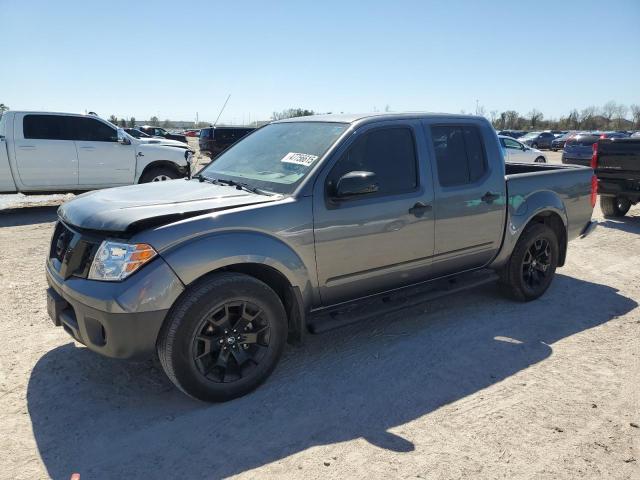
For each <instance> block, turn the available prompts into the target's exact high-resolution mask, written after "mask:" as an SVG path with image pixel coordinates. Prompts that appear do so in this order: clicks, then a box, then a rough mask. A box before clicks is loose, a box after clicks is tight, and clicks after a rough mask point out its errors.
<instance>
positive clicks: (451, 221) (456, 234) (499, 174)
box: [424, 120, 506, 276]
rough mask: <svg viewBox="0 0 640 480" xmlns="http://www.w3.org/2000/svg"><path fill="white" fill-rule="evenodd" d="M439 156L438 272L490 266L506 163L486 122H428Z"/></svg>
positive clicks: (500, 226) (500, 225) (498, 236)
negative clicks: (489, 139) (489, 140)
mask: <svg viewBox="0 0 640 480" xmlns="http://www.w3.org/2000/svg"><path fill="white" fill-rule="evenodd" d="M424 126H425V132H426V135H427V138H428V139H429V143H430V145H431V151H432V157H433V158H435V167H436V168H435V170H436V173H435V175H434V190H435V201H434V215H435V251H434V261H433V265H432V271H433V274H434V275H435V276H440V275H446V274H450V273H457V272H460V271H463V270H466V269H470V268H475V267H480V266H483V265H485V264H487V263H488V262H489V261H490V260H492V259H493V257H494V256H495V255H496V253H497V252H498V250H499V248H500V243H501V241H502V234H503V231H504V221H505V211H506V206H505V194H506V184H505V180H504V162H502V160H501V159H500V158H499V156H500V152H499V150H498V148H497V147H498V143H497V142H492V143H491V144H489V145H486V144H485V142H484V138H490V137H492V136H493V135H495V134H494V133H493V131H492V129H491V128H490V127H489V126H488V125H485V124H484V122H474V121H472V120H470V121H469V122H468V123H467V122H459V121H448V122H444V123H431V122H429V121H424Z"/></svg>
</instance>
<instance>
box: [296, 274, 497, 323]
mask: <svg viewBox="0 0 640 480" xmlns="http://www.w3.org/2000/svg"><path fill="white" fill-rule="evenodd" d="M496 280H498V275H497V274H496V273H495V272H494V271H493V270H479V271H475V272H471V273H467V274H461V275H456V276H453V277H447V278H444V279H441V280H433V281H429V282H425V283H422V284H420V285H418V286H411V287H406V288H403V289H400V290H394V291H392V292H386V293H381V294H378V295H374V296H371V297H367V298H365V299H362V300H357V301H355V302H352V303H348V304H344V305H339V306H336V307H329V308H327V309H323V310H321V311H319V312H317V313H312V314H311V315H310V316H309V318H308V320H307V326H308V329H309V332H311V333H322V332H326V331H329V330H333V329H335V328H339V327H343V326H345V325H350V324H352V323H356V322H359V321H360V320H364V319H366V318H372V317H377V316H380V315H386V314H389V313H392V312H395V311H398V310H403V309H405V308H409V307H415V306H417V305H421V304H423V303H426V302H429V301H431V300H435V299H436V298H440V297H444V296H446V295H451V294H453V293H458V292H461V291H463V290H468V289H470V288H475V287H479V286H481V285H485V284H487V283H491V282H495V281H496Z"/></svg>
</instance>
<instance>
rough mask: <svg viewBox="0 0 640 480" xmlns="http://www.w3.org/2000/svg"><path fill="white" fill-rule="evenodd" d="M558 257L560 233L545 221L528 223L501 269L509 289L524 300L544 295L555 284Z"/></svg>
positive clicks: (514, 296)
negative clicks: (553, 281) (557, 234)
mask: <svg viewBox="0 0 640 480" xmlns="http://www.w3.org/2000/svg"><path fill="white" fill-rule="evenodd" d="M558 258H559V247H558V237H557V236H556V233H555V232H554V231H553V230H552V229H551V228H549V227H548V226H547V225H545V224H543V223H536V224H533V225H530V226H528V227H527V228H526V229H525V231H524V232H523V233H522V235H521V236H520V238H519V239H518V243H516V246H515V248H514V249H513V252H512V253H511V257H510V258H509V261H508V262H507V264H506V265H505V267H504V268H503V270H502V271H501V272H500V277H501V281H502V283H503V284H504V285H505V287H506V289H507V293H508V294H510V296H512V297H513V298H515V299H516V300H520V301H524V302H529V301H531V300H535V299H536V298H538V297H540V296H541V295H542V294H543V293H544V292H545V291H546V290H547V288H549V285H551V282H552V280H553V277H554V275H555V272H556V268H557V266H558Z"/></svg>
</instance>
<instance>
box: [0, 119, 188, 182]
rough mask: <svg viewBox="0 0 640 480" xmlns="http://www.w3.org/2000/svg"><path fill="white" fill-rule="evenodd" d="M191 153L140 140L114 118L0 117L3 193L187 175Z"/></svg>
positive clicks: (163, 178)
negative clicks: (117, 124) (120, 127)
mask: <svg viewBox="0 0 640 480" xmlns="http://www.w3.org/2000/svg"><path fill="white" fill-rule="evenodd" d="M192 154H193V152H192V151H191V150H189V149H188V148H185V147H183V146H170V145H162V144H151V143H147V142H142V141H140V140H138V139H136V138H133V137H132V136H131V135H128V134H127V133H126V132H124V130H122V129H118V128H116V127H114V126H113V125H112V124H111V123H109V122H107V121H105V120H103V119H101V118H99V117H96V116H93V115H79V114H72V113H51V112H18V111H8V112H4V113H3V114H2V115H1V116H0V193H15V192H22V193H42V192H70V191H83V190H93V189H98V188H107V187H115V186H120V185H131V184H134V183H146V182H156V181H162V180H169V179H173V178H179V177H182V176H185V175H186V174H187V172H188V171H189V168H190V163H191V158H192Z"/></svg>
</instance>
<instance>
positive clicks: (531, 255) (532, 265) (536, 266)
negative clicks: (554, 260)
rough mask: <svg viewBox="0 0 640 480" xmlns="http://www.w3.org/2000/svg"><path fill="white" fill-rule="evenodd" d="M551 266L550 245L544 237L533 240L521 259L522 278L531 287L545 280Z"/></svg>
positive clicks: (533, 287)
mask: <svg viewBox="0 0 640 480" xmlns="http://www.w3.org/2000/svg"><path fill="white" fill-rule="evenodd" d="M550 266H551V245H550V244H549V241H548V240H547V239H545V238H540V239H538V240H536V241H535V242H533V244H532V245H531V246H530V247H529V249H528V250H527V251H526V253H525V255H524V259H523V261H522V280H523V281H524V283H525V284H526V285H528V286H529V287H530V288H531V289H536V288H537V287H539V286H540V285H542V284H543V283H544V282H545V279H546V277H547V272H549V270H550Z"/></svg>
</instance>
